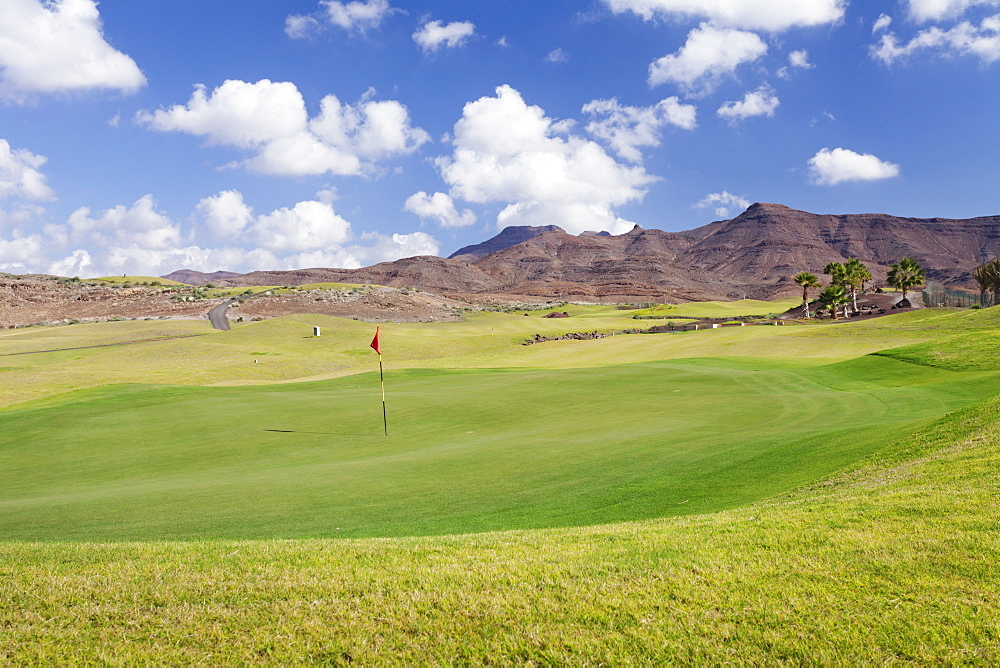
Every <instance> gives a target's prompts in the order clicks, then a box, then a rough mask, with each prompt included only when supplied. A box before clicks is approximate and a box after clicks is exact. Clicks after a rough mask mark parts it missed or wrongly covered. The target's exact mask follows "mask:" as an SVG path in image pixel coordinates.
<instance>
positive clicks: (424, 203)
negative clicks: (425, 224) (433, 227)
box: [403, 190, 476, 227]
mask: <svg viewBox="0 0 1000 668" xmlns="http://www.w3.org/2000/svg"><path fill="white" fill-rule="evenodd" d="M403 208H405V209H406V210H407V211H409V212H410V213H413V214H416V215H418V216H420V217H421V218H431V219H433V220H436V221H437V222H438V225H440V226H441V227H468V226H469V225H472V224H473V223H475V222H476V214H475V213H473V212H472V210H470V209H465V210H464V211H462V213H459V212H458V209H456V208H455V201H454V200H453V199H452V198H451V197H450V196H449V195H447V194H445V193H434V194H433V195H428V194H427V193H426V192H424V191H423V190H421V191H420V192H418V193H414V194H413V195H410V196H409V197H408V198H407V199H406V203H405V204H404V205H403Z"/></svg>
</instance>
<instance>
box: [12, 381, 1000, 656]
mask: <svg viewBox="0 0 1000 668" xmlns="http://www.w3.org/2000/svg"><path fill="white" fill-rule="evenodd" d="M998 411H1000V401H997V400H991V401H989V402H986V403H984V404H980V405H976V406H972V407H969V408H966V409H962V410H960V411H958V412H956V413H954V414H951V415H949V416H947V417H945V418H943V419H941V420H939V421H938V422H936V423H935V424H933V425H931V426H929V427H928V428H927V429H925V430H923V431H922V432H921V433H920V434H919V435H918V436H915V437H912V438H907V439H903V440H901V441H899V442H896V443H891V442H890V443H889V444H888V447H887V449H886V450H883V451H882V452H881V453H880V454H879V455H878V456H876V457H873V458H871V459H869V460H867V461H866V462H865V463H863V464H861V465H860V466H858V467H853V468H852V469H850V470H848V471H847V472H846V473H843V474H839V475H837V476H834V477H832V478H830V479H827V480H825V481H823V482H822V483H820V484H817V485H814V486H811V487H808V488H805V489H802V490H800V491H798V492H795V493H793V494H789V495H785V496H782V497H779V498H777V499H774V500H771V501H768V502H761V503H757V504H754V505H751V506H748V507H745V508H740V509H734V510H730V511H725V512H720V513H714V514H709V515H699V516H691V517H682V518H672V519H662V520H651V521H645V522H633V523H620V524H613V525H602V526H593V527H586V528H573V529H552V530H539V531H515V532H504V533H488V534H476V535H465V536H442V537H426V538H409V539H392V540H386V539H380V540H295V541H196V542H148V543H83V544H80V543H19V542H5V543H0V575H2V576H0V628H3V629H4V639H3V641H2V642H0V660H3V661H5V662H9V663H14V664H34V663H43V664H51V663H67V662H73V663H212V664H218V663H258V662H265V661H266V662H273V663H292V662H296V663H297V662H305V661H309V662H331V663H346V662H351V661H353V662H358V663H362V664H385V663H413V662H419V663H535V664H538V663H545V664H551V663H571V664H582V663H609V664H622V663H643V664H647V663H649V664H652V663H656V664H662V663H712V664H718V663H723V662H726V663H740V664H774V663H786V662H787V663H796V664H802V663H808V664H817V663H818V664H859V663H863V664H876V663H877V664H885V663H892V664H896V663H917V664H928V663H935V664H938V663H943V664H965V663H972V664H984V665H989V664H993V663H996V662H997V661H998V660H1000V628H998V625H997V621H996V620H997V619H1000V589H998V588H997V587H996V580H997V576H998V574H1000V573H998V567H997V563H1000V538H998V536H1000V522H998V512H997V506H996V503H997V495H998V493H1000V490H998V488H997V484H996V481H995V473H996V470H997V468H998V466H1000V427H998V424H997V421H996V419H995V416H996V414H997V412H998Z"/></svg>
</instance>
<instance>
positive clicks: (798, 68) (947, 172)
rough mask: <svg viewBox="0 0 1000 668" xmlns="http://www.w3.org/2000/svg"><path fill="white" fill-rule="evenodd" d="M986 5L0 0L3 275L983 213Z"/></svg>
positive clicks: (987, 198)
mask: <svg viewBox="0 0 1000 668" xmlns="http://www.w3.org/2000/svg"><path fill="white" fill-rule="evenodd" d="M998 122H1000V0H901V1H900V2H896V3H893V2H866V3H862V2H858V1H857V0H855V1H854V2H846V1H843V0H544V1H538V0H506V1H496V2H492V1H487V0H480V1H476V2H469V1H468V0H464V1H447V0H426V1H423V2H419V1H418V2H414V1H409V0H347V1H333V0H285V1H283V2H277V1H273V0H271V1H269V0H241V1H240V2H233V1H228V0H213V1H212V2H178V1H177V0H169V1H168V0H143V1H142V2H135V1H134V0H104V1H103V2H100V3H99V4H97V3H95V2H94V1H93V0H52V1H51V2H45V3H41V2H39V0H0V270H4V271H8V272H13V273H26V272H46V273H55V274H61V275H67V276H74V275H78V276H99V275H108V274H141V275H161V274H164V273H167V272H169V271H172V270H174V269H180V268H192V269H198V270H203V271H214V270H219V269H224V270H231V271H250V270H254V269H291V268H300V267H315V266H336V267H356V266H362V265H369V264H373V263H375V262H379V261H384V260H392V259H396V258H399V257H405V256H409V255H418V254H437V255H448V254H450V253H451V252H453V251H454V250H456V249H457V248H459V247H460V246H463V245H465V244H468V243H474V242H478V241H480V240H483V239H485V238H487V237H490V236H492V235H493V234H495V233H496V232H497V231H498V230H499V229H501V228H502V227H504V226H506V225H538V224H556V225H560V226H562V227H563V228H565V229H566V230H567V231H569V232H573V233H579V232H582V231H584V230H595V231H596V230H600V229H606V230H609V231H611V232H613V233H621V232H624V231H628V230H629V229H631V227H632V226H633V225H634V224H639V225H641V226H643V227H647V228H659V229H664V230H668V231H678V230H685V229H692V228H694V227H697V226H699V225H703V224H705V223H708V222H711V221H713V220H718V219H721V218H729V217H732V216H735V215H737V214H738V213H740V212H741V211H742V210H743V209H744V208H745V207H746V206H747V205H748V204H749V203H752V202H755V201H766V202H778V203H782V204H786V205H788V206H792V207H795V208H799V209H804V210H808V211H812V212H816V213H862V212H883V213H891V214H895V215H902V216H914V217H933V216H941V217H949V218H964V217H972V216H981V215H994V214H998V213H1000V131H998Z"/></svg>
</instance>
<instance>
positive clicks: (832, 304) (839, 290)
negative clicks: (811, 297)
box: [819, 285, 851, 320]
mask: <svg viewBox="0 0 1000 668" xmlns="http://www.w3.org/2000/svg"><path fill="white" fill-rule="evenodd" d="M850 300H851V298H850V297H848V296H847V290H845V289H844V286H843V285H831V286H829V287H826V288H823V292H821V293H819V302H820V304H823V306H826V307H827V308H829V309H830V313H831V315H833V319H834V320H836V319H837V307H838V306H843V305H844V304H846V303H847V302H849V301H850Z"/></svg>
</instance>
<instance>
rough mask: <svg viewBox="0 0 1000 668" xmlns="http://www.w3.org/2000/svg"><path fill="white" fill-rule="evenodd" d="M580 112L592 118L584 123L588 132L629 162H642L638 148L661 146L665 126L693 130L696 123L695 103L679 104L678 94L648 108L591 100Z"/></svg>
mask: <svg viewBox="0 0 1000 668" xmlns="http://www.w3.org/2000/svg"><path fill="white" fill-rule="evenodd" d="M583 113H585V114H588V115H590V117H591V119H592V120H591V121H590V123H588V124H587V132H589V133H590V134H591V135H593V136H594V137H597V138H598V139H599V140H601V141H602V142H604V143H605V144H607V145H608V146H610V147H611V150H613V151H614V152H615V153H617V154H618V155H619V157H621V158H623V159H625V160H629V161H631V162H641V161H642V152H641V151H640V148H641V147H643V146H659V145H660V135H661V132H662V130H663V128H664V127H666V126H668V125H673V126H675V127H679V128H683V129H685V130H693V129H694V128H695V126H696V125H697V122H696V115H697V110H696V108H695V106H694V105H692V104H682V103H681V102H680V101H679V100H678V99H677V96H672V97H668V98H665V99H663V100H660V101H659V102H657V103H656V104H654V105H652V106H649V107H630V106H626V105H622V104H619V102H618V99H617V98H611V99H610V100H592V101H590V102H588V103H587V104H585V105H583Z"/></svg>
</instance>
